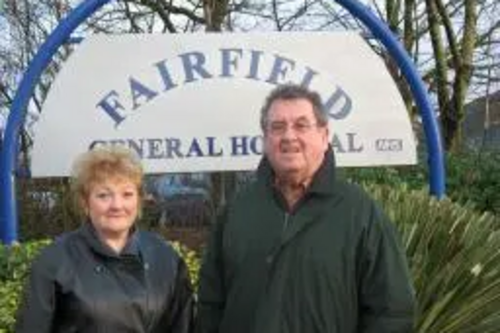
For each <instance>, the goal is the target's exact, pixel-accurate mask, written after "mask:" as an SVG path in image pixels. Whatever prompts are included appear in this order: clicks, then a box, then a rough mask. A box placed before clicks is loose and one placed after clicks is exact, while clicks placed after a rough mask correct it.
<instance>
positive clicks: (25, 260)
mask: <svg viewBox="0 0 500 333" xmlns="http://www.w3.org/2000/svg"><path fill="white" fill-rule="evenodd" d="M47 244H49V241H47V240H42V241H36V242H31V243H27V244H22V245H19V244H18V245H14V246H11V247H5V246H1V245H0V332H2V330H3V331H4V332H10V331H12V329H13V325H14V321H15V313H16V310H17V308H18V306H19V301H20V295H21V290H22V288H23V285H24V281H25V279H26V277H27V276H28V272H29V267H30V265H31V261H32V260H33V258H34V257H35V255H36V254H37V253H38V252H39V251H40V250H41V249H42V248H43V247H45V246H46V245H47Z"/></svg>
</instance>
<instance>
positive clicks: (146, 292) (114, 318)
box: [16, 222, 193, 333]
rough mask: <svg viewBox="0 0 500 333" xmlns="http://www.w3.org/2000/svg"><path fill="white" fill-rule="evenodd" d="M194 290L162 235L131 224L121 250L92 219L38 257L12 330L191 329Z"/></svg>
mask: <svg viewBox="0 0 500 333" xmlns="http://www.w3.org/2000/svg"><path fill="white" fill-rule="evenodd" d="M192 307H193V298H192V289H191V285H190V282H189V277H188V273H187V270H186V266H185V264H184V262H183V260H182V259H181V258H180V257H179V255H177V253H176V252H175V251H174V250H173V249H172V248H171V247H170V246H169V245H168V244H167V243H166V242H165V241H164V240H162V239H161V238H160V237H159V236H157V235H155V234H152V233H149V232H144V231H136V232H135V233H134V234H133V236H132V237H131V240H130V242H129V243H128V244H127V246H126V247H125V249H124V251H122V253H121V254H120V255H117V254H115V253H113V252H112V251H111V250H110V249H109V248H108V247H106V246H105V245H103V244H102V243H101V242H100V241H99V240H98V238H97V236H96V234H95V231H94V229H93V228H92V226H91V224H90V223H88V222H87V223H85V224H84V226H82V227H81V228H79V229H78V230H76V231H73V232H71V233H69V234H66V235H64V236H63V237H61V238H59V239H58V240H56V241H55V242H54V243H53V244H51V245H49V246H48V247H47V248H45V249H44V250H43V251H42V252H41V254H40V255H39V256H38V258H37V259H35V261H34V263H33V266H32V271H31V276H30V280H29V282H28V285H27V286H26V290H25V298H24V300H23V304H22V307H21V308H20V312H19V317H18V321H17V323H16V332H17V333H52V332H54V333H55V332H65V333H66V332H89V333H90V332H92V333H97V332H106V333H108V332H110V333H111V332H120V333H126V332H131V333H132V332H134V333H160V332H165V333H167V332H168V333H188V332H190V331H191V326H192Z"/></svg>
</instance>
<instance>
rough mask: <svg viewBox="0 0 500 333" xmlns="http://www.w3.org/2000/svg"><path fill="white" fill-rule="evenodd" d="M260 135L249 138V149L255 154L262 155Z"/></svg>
mask: <svg viewBox="0 0 500 333" xmlns="http://www.w3.org/2000/svg"><path fill="white" fill-rule="evenodd" d="M262 139H263V137H262V135H258V136H254V137H253V138H252V140H250V150H251V151H252V153H254V154H255V155H262V147H263V144H262Z"/></svg>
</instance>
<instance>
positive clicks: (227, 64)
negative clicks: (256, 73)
mask: <svg viewBox="0 0 500 333" xmlns="http://www.w3.org/2000/svg"><path fill="white" fill-rule="evenodd" d="M220 52H221V53H222V73H221V75H220V76H221V77H233V76H234V73H233V72H232V71H231V69H235V70H238V59H241V57H242V56H243V50H242V49H221V50H220ZM232 54H233V55H235V56H234V57H232V56H231V55H232Z"/></svg>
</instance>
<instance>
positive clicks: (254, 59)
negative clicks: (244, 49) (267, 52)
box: [246, 50, 263, 81]
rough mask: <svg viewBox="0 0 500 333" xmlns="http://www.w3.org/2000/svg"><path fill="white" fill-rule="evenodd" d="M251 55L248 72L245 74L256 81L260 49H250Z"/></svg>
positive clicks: (257, 78)
mask: <svg viewBox="0 0 500 333" xmlns="http://www.w3.org/2000/svg"><path fill="white" fill-rule="evenodd" d="M250 52H251V54H252V56H251V58H250V73H248V75H247V76H246V77H247V78H248V79H253V80H256V81H258V80H259V77H258V76H257V74H258V73H259V61H260V56H261V55H262V53H263V52H262V51H256V50H251V51H250Z"/></svg>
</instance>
